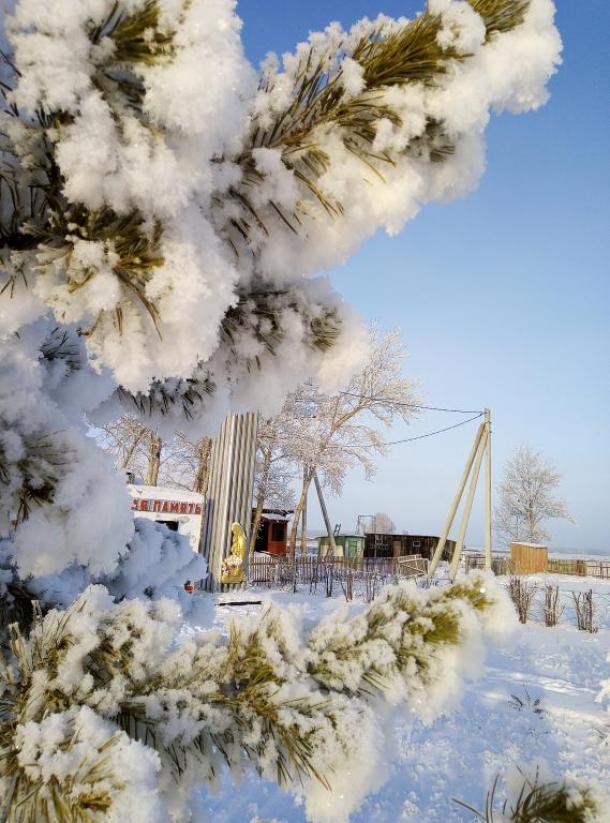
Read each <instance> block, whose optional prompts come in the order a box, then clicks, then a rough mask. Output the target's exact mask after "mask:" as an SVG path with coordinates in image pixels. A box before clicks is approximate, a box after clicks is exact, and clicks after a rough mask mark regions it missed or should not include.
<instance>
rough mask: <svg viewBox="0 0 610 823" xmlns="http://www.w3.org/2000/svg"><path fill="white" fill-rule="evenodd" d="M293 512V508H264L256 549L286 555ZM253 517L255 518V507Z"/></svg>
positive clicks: (256, 550)
mask: <svg viewBox="0 0 610 823" xmlns="http://www.w3.org/2000/svg"><path fill="white" fill-rule="evenodd" d="M292 514H294V511H293V510H292V509H263V513H262V516H261V522H260V525H259V527H258V532H257V534H256V543H255V544H254V551H255V552H267V553H268V554H273V555H276V556H284V555H285V554H286V547H287V545H288V523H289V522H290V515H292ZM252 519H253V520H254V509H253V510H252Z"/></svg>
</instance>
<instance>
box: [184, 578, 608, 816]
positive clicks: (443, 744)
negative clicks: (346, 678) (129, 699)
mask: <svg viewBox="0 0 610 823" xmlns="http://www.w3.org/2000/svg"><path fill="white" fill-rule="evenodd" d="M536 580H537V583H538V584H539V585H541V584H542V583H543V582H545V580H547V581H548V582H558V583H559V585H560V588H561V589H562V591H563V592H564V599H565V602H566V605H567V608H566V611H565V613H564V615H563V617H562V621H561V624H560V625H559V626H557V627H555V628H546V627H545V626H544V625H542V623H541V622H537V621H539V620H540V618H539V617H538V615H537V614H536V613H535V614H534V615H533V617H534V620H533V621H532V622H530V623H528V624H527V625H525V626H519V628H518V630H517V632H516V633H515V635H514V636H513V638H512V639H511V640H510V641H508V642H507V643H506V644H505V645H503V646H502V647H497V648H493V649H490V651H489V654H488V658H487V667H486V670H485V673H484V674H483V676H482V677H481V678H480V679H479V680H477V681H476V682H474V683H471V684H469V685H468V686H467V688H466V692H465V694H464V697H463V700H462V703H461V705H460V706H459V707H458V708H457V709H455V710H454V712H453V713H452V714H450V715H449V716H445V717H442V718H440V719H438V720H437V721H436V722H434V723H433V724H431V725H430V726H427V727H426V726H424V725H422V724H421V723H420V722H419V721H416V720H411V719H408V720H407V719H405V722H404V724H403V726H402V727H401V728H400V729H398V730H397V734H396V740H395V741H394V743H393V744H390V745H394V751H390V752H389V755H390V756H389V761H390V762H391V763H392V764H393V765H392V766H391V767H390V768H389V771H388V775H387V778H388V779H387V781H386V782H385V784H384V785H383V786H382V787H381V788H380V789H379V791H378V792H377V793H376V794H373V795H371V796H370V797H369V798H368V799H367V800H366V801H365V803H364V804H363V806H362V807H361V808H360V809H359V811H358V812H357V813H355V814H353V815H352V816H351V817H350V821H352V822H353V823H364V821H367V823H369V821H370V822H371V823H386V822H387V823H393V821H412V822H413V823H415V821H417V823H427V821H430V823H434V821H444V823H449V822H450V821H471V820H472V819H473V815H472V814H471V813H470V812H468V811H466V810H465V809H463V808H462V807H460V806H458V805H457V804H455V803H454V802H453V801H452V798H456V797H457V798H460V799H462V800H464V801H466V802H468V803H470V804H472V805H474V806H476V807H478V808H482V807H483V804H484V799H485V792H486V790H487V788H488V787H489V786H490V785H491V783H492V782H493V779H494V777H495V775H496V774H498V773H500V774H504V773H506V771H507V768H509V767H510V766H511V765H514V764H517V765H518V766H523V765H525V764H528V763H532V762H535V763H537V762H539V761H544V762H546V764H548V766H549V767H550V769H551V770H552V772H553V773H554V774H555V775H557V776H561V775H563V774H565V773H567V772H571V773H572V774H576V775H578V776H581V777H584V778H585V779H587V780H589V779H595V780H598V781H600V783H602V784H604V783H605V784H606V785H608V782H609V781H610V716H608V715H607V713H606V712H605V710H604V707H603V706H601V705H600V704H599V703H597V702H596V700H595V698H596V695H597V693H598V691H599V688H600V684H601V681H602V680H604V679H606V678H608V677H609V676H610V665H609V664H608V663H607V662H606V658H607V656H608V654H609V652H610V628H608V627H609V626H610V619H609V614H610V609H609V608H608V607H609V606H610V581H607V582H602V581H594V580H591V579H583V578H575V577H566V576H550V575H549V576H545V577H544V578H543V577H539V578H537V579H536ZM589 588H593V590H594V593H595V597H596V598H597V603H598V606H599V608H598V622H599V625H600V626H601V628H600V630H599V632H598V633H597V634H588V633H585V632H579V631H578V630H577V629H576V627H575V625H574V624H575V621H574V619H573V614H572V610H571V607H570V601H571V595H570V592H571V591H572V590H582V589H589ZM239 596H240V597H243V598H244V599H246V598H247V599H256V598H257V597H259V596H263V597H271V599H273V600H279V601H282V602H283V603H286V602H295V601H296V603H298V604H299V608H302V609H305V610H306V613H307V615H308V616H310V617H311V618H312V620H313V619H316V618H317V617H319V616H320V615H321V612H324V611H326V610H327V609H330V608H336V607H337V606H339V604H340V602H341V601H340V600H339V599H332V600H326V599H323V598H317V597H310V596H309V595H305V594H303V595H296V596H293V595H291V594H286V593H275V592H274V593H271V594H270V593H269V592H268V591H267V590H262V589H258V590H257V589H250V590H248V591H247V592H242V593H240V595H239ZM220 599H221V600H222V599H225V600H226V599H228V598H227V597H226V596H224V597H221V598H220ZM231 599H236V598H231ZM258 609H260V607H258V606H244V607H238V608H220V609H218V612H217V618H216V620H217V623H218V624H219V625H223V624H225V623H226V621H227V620H229V619H230V618H231V617H233V616H237V615H238V614H240V613H241V614H242V615H243V614H254V613H256V612H257V610H258ZM513 695H514V696H515V697H516V698H518V700H515V699H514V698H513V697H512V696H513ZM537 700H539V701H540V702H539V703H536V702H535V701H537ZM519 701H521V703H522V704H523V705H522V707H521V708H518V707H516V706H515V705H514V704H515V703H517V704H518V703H519ZM511 703H512V704H513V705H511ZM354 732H355V734H357V730H354ZM363 745H366V741H363ZM331 782H332V780H331ZM501 793H502V790H501V788H500V789H499V794H500V795H501ZM208 816H209V819H213V820H214V821H215V823H229V822H230V823H234V822H235V823H238V822H239V823H241V821H244V823H263V821H265V823H269V822H270V821H273V823H280V821H281V822H282V823H283V822H284V821H285V822H286V823H296V822H297V821H299V822H300V821H304V820H305V815H304V813H303V810H302V808H300V807H299V806H298V805H297V804H296V803H295V800H294V798H293V797H291V796H290V795H288V794H285V793H282V792H281V791H280V790H279V789H277V788H276V787H275V786H274V785H272V784H270V783H267V782H263V781H261V780H258V779H256V778H251V779H248V780H247V781H245V782H243V783H242V784H241V786H240V787H239V788H235V787H233V786H230V785H229V784H226V785H225V788H224V789H223V790H222V792H221V794H219V795H217V796H210V795H207V794H206V795H203V794H202V795H201V796H200V802H199V804H198V811H197V813H196V817H195V819H196V820H198V821H204V820H207V819H208Z"/></svg>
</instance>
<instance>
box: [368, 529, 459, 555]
mask: <svg viewBox="0 0 610 823" xmlns="http://www.w3.org/2000/svg"><path fill="white" fill-rule="evenodd" d="M437 544H438V537H436V536H433V535H428V534H374V533H372V532H369V533H367V534H366V535H365V544H364V556H365V557H404V556H405V555H408V554H420V555H421V556H422V557H425V558H427V559H428V560H430V559H431V557H432V555H433V554H434V550H435V548H436V546H437ZM454 549H455V540H447V542H446V543H445V548H444V549H443V560H449V559H451V555H452V554H453V550H454Z"/></svg>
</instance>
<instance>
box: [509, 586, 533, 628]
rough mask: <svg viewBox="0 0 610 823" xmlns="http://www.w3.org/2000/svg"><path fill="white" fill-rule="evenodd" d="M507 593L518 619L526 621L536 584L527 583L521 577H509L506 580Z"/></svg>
mask: <svg viewBox="0 0 610 823" xmlns="http://www.w3.org/2000/svg"><path fill="white" fill-rule="evenodd" d="M508 593H509V594H510V599H511V600H512V601H513V603H514V604H515V608H516V610H517V614H518V615H519V621H520V622H521V623H527V619H528V617H529V615H530V611H531V608H532V602H533V600H534V595H535V594H536V585H535V584H534V583H530V584H528V583H527V582H526V581H525V580H524V579H523V578H522V577H511V578H510V580H509V581H508Z"/></svg>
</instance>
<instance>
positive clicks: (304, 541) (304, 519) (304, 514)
mask: <svg viewBox="0 0 610 823" xmlns="http://www.w3.org/2000/svg"><path fill="white" fill-rule="evenodd" d="M306 480H307V466H306V465H305V466H303V485H305V482H306ZM306 554H307V495H305V501H304V502H303V509H302V511H301V557H305V555H306Z"/></svg>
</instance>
